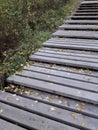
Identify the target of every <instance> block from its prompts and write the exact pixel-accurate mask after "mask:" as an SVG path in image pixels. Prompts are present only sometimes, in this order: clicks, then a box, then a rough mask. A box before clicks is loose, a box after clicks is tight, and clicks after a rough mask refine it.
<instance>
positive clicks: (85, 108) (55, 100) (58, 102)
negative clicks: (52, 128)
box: [0, 87, 98, 119]
mask: <svg viewBox="0 0 98 130" xmlns="http://www.w3.org/2000/svg"><path fill="white" fill-rule="evenodd" d="M19 88H20V87H19ZM19 88H18V90H17V91H19ZM14 90H15V89H14ZM14 90H13V91H12V90H9V92H11V93H13V95H15V93H17V92H14ZM24 90H25V91H24V93H23V94H21V92H20V93H19V92H18V93H17V95H19V96H20V97H25V98H27V99H31V100H35V101H37V102H41V103H44V104H48V105H51V106H53V107H58V109H59V108H60V109H65V110H69V111H72V112H77V113H79V114H83V115H86V116H89V117H93V118H96V119H98V108H97V107H96V105H94V104H90V103H84V102H82V101H79V100H74V99H71V98H67V97H62V96H59V95H55V94H51V93H47V92H43V91H39V90H34V89H30V88H29V91H30V94H28V93H27V94H26V92H28V91H27V90H28V89H27V87H24ZM8 94H9V93H8ZM9 95H10V94H9ZM17 95H16V96H15V97H16V99H17V98H18V99H20V98H19V97H18V96H17ZM6 97H7V94H6V93H4V94H3V96H2V95H0V101H1V102H5V103H6ZM11 99H12V98H11ZM11 99H9V101H11Z"/></svg>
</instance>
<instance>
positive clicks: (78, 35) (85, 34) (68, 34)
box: [52, 30, 98, 40]
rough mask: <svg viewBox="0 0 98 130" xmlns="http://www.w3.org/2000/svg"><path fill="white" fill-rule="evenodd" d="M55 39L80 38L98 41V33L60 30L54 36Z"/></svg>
mask: <svg viewBox="0 0 98 130" xmlns="http://www.w3.org/2000/svg"><path fill="white" fill-rule="evenodd" d="M52 36H53V37H61V38H78V39H79V38H80V39H83V38H84V39H96V40H98V32H94V31H72V30H71V31H69V30H66V31H65V30H58V31H57V32H55V33H53V34H52Z"/></svg>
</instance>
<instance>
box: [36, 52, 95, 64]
mask: <svg viewBox="0 0 98 130" xmlns="http://www.w3.org/2000/svg"><path fill="white" fill-rule="evenodd" d="M35 55H39V56H46V57H54V58H61V59H68V60H76V61H83V62H92V63H98V58H96V57H95V58H94V59H93V58H88V57H86V56H83V57H82V56H79V55H74V54H73V55H71V54H70V53H69V55H67V54H65V55H63V54H62V53H61V52H59V51H58V52H57V51H48V50H40V51H38V52H36V53H35ZM80 57H81V59H80Z"/></svg>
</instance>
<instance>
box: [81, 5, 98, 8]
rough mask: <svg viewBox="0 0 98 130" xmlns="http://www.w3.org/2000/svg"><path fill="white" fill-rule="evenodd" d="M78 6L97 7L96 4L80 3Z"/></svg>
mask: <svg viewBox="0 0 98 130" xmlns="http://www.w3.org/2000/svg"><path fill="white" fill-rule="evenodd" d="M79 7H86V8H87V7H91V8H92V7H95V8H98V4H81V5H80V6H79Z"/></svg>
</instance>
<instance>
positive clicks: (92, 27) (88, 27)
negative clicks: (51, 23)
mask: <svg viewBox="0 0 98 130" xmlns="http://www.w3.org/2000/svg"><path fill="white" fill-rule="evenodd" d="M59 28H60V29H65V30H67V29H68V30H81V31H83V30H87V31H98V25H75V24H74V25H69V24H63V25H61V26H59Z"/></svg>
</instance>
